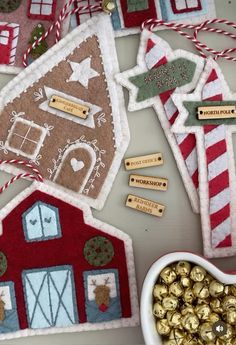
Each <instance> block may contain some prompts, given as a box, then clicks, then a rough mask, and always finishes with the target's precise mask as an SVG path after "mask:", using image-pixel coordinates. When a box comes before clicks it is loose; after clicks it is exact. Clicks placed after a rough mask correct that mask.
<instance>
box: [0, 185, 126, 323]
mask: <svg viewBox="0 0 236 345" xmlns="http://www.w3.org/2000/svg"><path fill="white" fill-rule="evenodd" d="M37 201H42V202H45V203H48V204H51V205H53V206H55V207H58V209H59V216H60V224H61V230H62V237H61V238H58V239H53V240H48V241H41V242H40V241H38V242H28V243H27V242H26V241H25V237H24V231H23V227H22V214H23V213H24V212H25V211H26V210H27V209H29V208H30V207H31V206H32V205H33V204H34V203H35V202H37ZM98 235H101V236H105V237H106V238H108V239H110V240H111V242H112V244H113V247H114V252H115V253H114V257H113V259H112V261H111V262H110V263H109V264H107V265H105V266H103V267H94V266H91V265H90V264H89V263H88V262H87V261H86V260H85V258H84V256H83V248H84V245H85V242H86V241H87V240H89V239H90V238H92V237H94V236H98ZM0 248H1V251H2V252H3V253H4V254H5V255H6V257H7V261H8V268H7V271H6V273H5V274H4V275H3V276H2V277H1V278H0V281H1V282H4V281H13V282H14V283H15V294H16V303H17V310H18V315H19V323H20V328H21V329H24V328H28V322H27V316H26V308H25V300H24V294H23V287H22V276H21V274H22V271H23V270H24V269H34V268H45V267H52V266H60V265H72V266H73V271H74V279H75V287H76V297H77V306H78V315H79V322H80V323H83V322H86V313H85V291H84V283H83V272H84V271H87V270H96V269H98V270H99V269H108V268H110V269H114V268H115V269H118V272H119V283H120V297H121V307H122V316H123V317H130V316H131V304H130V293H129V281H128V271H127V264H126V255H125V248H124V242H123V241H122V240H120V239H117V238H115V237H113V236H111V235H108V234H106V233H104V232H102V231H100V230H97V229H95V228H93V227H91V226H89V225H86V224H85V223H84V221H83V213H82V211H80V210H78V209H77V208H75V207H73V206H71V205H69V204H67V203H66V202H63V201H61V200H59V199H56V198H54V197H52V196H49V195H47V194H45V193H42V192H39V191H35V192H33V193H32V194H31V195H30V196H29V197H28V198H27V199H26V200H24V201H23V202H21V203H20V204H19V205H18V207H16V208H15V209H14V210H13V211H12V212H11V213H10V214H9V215H8V216H7V217H6V218H5V219H4V221H3V235H2V236H1V237H0Z"/></svg>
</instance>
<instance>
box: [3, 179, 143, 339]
mask: <svg viewBox="0 0 236 345" xmlns="http://www.w3.org/2000/svg"><path fill="white" fill-rule="evenodd" d="M36 190H38V191H40V192H43V193H46V194H48V195H51V196H53V197H55V198H57V199H60V200H61V201H63V202H66V203H68V204H70V205H72V206H74V207H76V208H79V209H80V210H82V211H83V215H84V222H85V224H88V225H91V226H93V227H95V228H96V229H99V230H101V231H103V232H104V233H107V234H109V235H111V236H115V237H116V238H118V239H120V240H122V241H123V242H124V246H125V254H126V262H127V269H128V277H129V290H130V302H131V312H132V316H131V317H130V318H121V319H119V320H113V321H109V322H100V323H89V322H86V323H82V324H77V325H74V326H72V327H63V328H57V327H52V328H48V329H35V330H33V329H25V330H20V331H17V332H12V333H5V334H0V340H6V339H13V338H20V337H27V336H33V335H46V334H58V333H64V332H67V333H71V332H82V331H95V330H105V329H111V328H120V327H135V326H138V325H139V306H138V297H137V285H136V275H135V265H134V255H133V246H132V240H131V238H130V236H128V235H127V234H126V233H124V232H122V231H121V230H118V229H117V228H115V227H113V226H111V225H109V224H106V223H104V222H102V221H100V220H98V219H95V218H94V217H93V215H92V212H91V209H90V207H89V206H88V205H87V204H85V203H84V202H82V201H81V200H78V199H75V198H73V197H72V196H70V195H68V194H66V193H64V192H62V191H60V190H58V189H56V188H53V187H50V186H47V185H45V184H44V183H40V182H33V183H32V184H31V185H30V187H28V188H26V189H25V190H24V191H23V192H21V193H20V194H18V195H17V196H16V197H15V198H14V199H12V200H11V201H10V202H9V203H8V204H7V205H6V206H5V207H4V208H3V209H2V210H1V211H0V235H2V233H3V229H2V221H3V220H4V219H5V218H6V217H7V216H8V215H9V214H10V213H11V212H12V210H14V209H15V208H16V207H17V206H18V205H19V204H20V203H21V202H22V201H23V200H25V199H26V198H27V197H28V196H30V195H31V194H32V193H33V192H34V191H36Z"/></svg>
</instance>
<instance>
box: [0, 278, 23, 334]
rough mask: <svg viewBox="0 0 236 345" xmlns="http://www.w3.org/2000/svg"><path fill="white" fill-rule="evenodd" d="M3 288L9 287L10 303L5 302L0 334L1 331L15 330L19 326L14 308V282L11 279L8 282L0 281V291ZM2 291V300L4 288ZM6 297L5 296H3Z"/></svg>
mask: <svg viewBox="0 0 236 345" xmlns="http://www.w3.org/2000/svg"><path fill="white" fill-rule="evenodd" d="M1 288H3V289H9V290H8V291H9V294H10V304H11V305H7V304H5V306H4V307H5V310H4V313H5V317H4V320H3V321H2V322H1V323H0V334H1V333H9V332H15V331H18V330H19V329H20V327H19V320H18V314H17V308H16V296H15V288H14V283H13V282H11V281H8V282H1V283H0V291H1V290H2V289H1ZM2 292H3V297H2V299H3V301H4V295H5V293H6V292H5V293H4V290H2ZM5 297H6V296H5Z"/></svg>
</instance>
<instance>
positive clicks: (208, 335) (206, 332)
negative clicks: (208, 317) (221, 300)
mask: <svg viewBox="0 0 236 345" xmlns="http://www.w3.org/2000/svg"><path fill="white" fill-rule="evenodd" d="M199 332H200V336H201V338H202V340H204V341H205V342H207V343H209V342H210V341H214V340H215V338H216V335H215V333H214V332H213V329H212V324H211V323H210V322H205V323H203V324H201V326H200V328H199Z"/></svg>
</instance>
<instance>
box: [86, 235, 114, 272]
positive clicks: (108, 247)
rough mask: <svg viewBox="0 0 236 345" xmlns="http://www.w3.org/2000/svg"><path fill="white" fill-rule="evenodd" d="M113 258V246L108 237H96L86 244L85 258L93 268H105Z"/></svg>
mask: <svg viewBox="0 0 236 345" xmlns="http://www.w3.org/2000/svg"><path fill="white" fill-rule="evenodd" d="M113 256H114V248H113V245H112V243H111V241H110V240H108V239H107V238H106V237H103V236H96V237H93V238H91V239H90V240H88V241H87V242H86V243H85V246H84V257H85V259H86V260H87V261H88V262H89V263H90V265H92V266H105V265H106V264H108V263H109V262H110V261H111V260H112V258H113Z"/></svg>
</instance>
